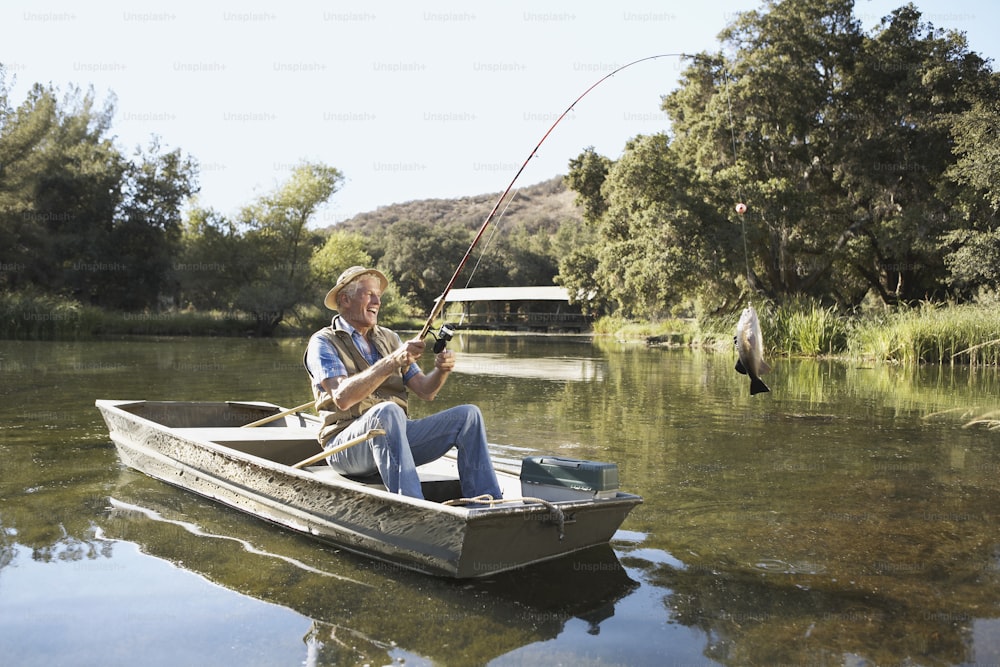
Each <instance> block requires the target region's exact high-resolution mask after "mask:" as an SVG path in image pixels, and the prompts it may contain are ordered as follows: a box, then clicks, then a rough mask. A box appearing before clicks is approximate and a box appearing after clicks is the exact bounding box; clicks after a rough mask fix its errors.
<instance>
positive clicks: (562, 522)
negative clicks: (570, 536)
mask: <svg viewBox="0 0 1000 667" xmlns="http://www.w3.org/2000/svg"><path fill="white" fill-rule="evenodd" d="M516 502H525V503H539V504H542V505H544V506H545V508H546V509H547V510H549V512H551V513H552V514H553V515H555V517H556V526H557V527H558V529H559V539H560V540H562V539H563V537H565V536H566V515H565V514H564V513H563V511H562V510H561V509H559V508H558V507H556V506H555V505H553V504H552V503H551V502H549V501H548V500H543V499H542V498H533V497H531V496H525V497H523V498H494V497H493V496H491V495H490V494H488V493H484V494H483V495H481V496H476V497H475V498H454V499H452V500H446V501H444V502H443V503H441V504H442V505H468V504H470V503H477V504H480V505H489V506H490V507H492V506H494V505H500V504H502V503H516Z"/></svg>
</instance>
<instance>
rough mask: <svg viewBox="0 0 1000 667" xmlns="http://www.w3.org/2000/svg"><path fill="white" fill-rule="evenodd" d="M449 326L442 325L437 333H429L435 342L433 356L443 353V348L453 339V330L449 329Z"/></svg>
mask: <svg viewBox="0 0 1000 667" xmlns="http://www.w3.org/2000/svg"><path fill="white" fill-rule="evenodd" d="M451 327H452V325H450V324H442V325H441V329H440V330H439V331H438V332H437V333H434V332H431V335H432V336H434V338H436V339H437V340H435V342H434V354H437V353H439V352H443V351H444V348H445V347H446V346H447V345H448V341H450V340H451V339H452V338H454V337H455V330H454V329H452V328H451Z"/></svg>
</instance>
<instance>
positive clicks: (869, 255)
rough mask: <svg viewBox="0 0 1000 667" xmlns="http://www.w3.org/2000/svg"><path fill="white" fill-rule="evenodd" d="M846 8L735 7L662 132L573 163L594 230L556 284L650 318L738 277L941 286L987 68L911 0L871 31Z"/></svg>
mask: <svg viewBox="0 0 1000 667" xmlns="http://www.w3.org/2000/svg"><path fill="white" fill-rule="evenodd" d="M853 7H854V3H853V1H852V0H782V1H780V2H779V1H775V0H772V1H769V2H767V3H766V5H765V6H764V8H763V9H762V10H761V11H752V12H745V13H741V14H739V15H738V16H737V17H736V18H735V20H734V21H733V22H732V23H731V24H730V25H729V26H728V27H727V28H726V29H725V30H724V31H723V32H722V33H721V34H720V40H721V42H722V45H723V47H724V48H723V50H722V51H721V52H720V53H718V54H714V55H713V54H708V53H703V54H700V55H698V56H696V57H693V58H692V59H691V62H690V64H689V66H688V67H687V69H686V70H685V71H684V73H683V75H682V81H681V85H680V87H679V88H678V89H677V90H675V91H674V92H672V93H670V94H669V95H667V96H666V97H665V98H664V102H663V108H664V110H665V111H666V112H667V113H668V115H669V117H670V119H671V124H672V128H671V133H670V136H669V138H660V139H652V138H651V139H648V140H647V139H643V140H641V141H640V140H634V141H633V142H631V144H630V146H628V147H627V148H626V151H625V153H624V154H623V156H622V158H620V159H619V160H618V162H617V163H616V164H615V165H613V166H611V167H610V168H609V169H608V170H607V171H606V172H604V171H603V169H602V168H601V162H600V161H599V160H597V159H596V156H594V155H591V154H587V153H585V154H584V155H582V156H581V157H580V158H579V159H578V160H577V161H575V162H574V163H573V164H571V176H570V178H569V179H568V182H569V183H570V184H571V185H572V186H573V187H574V188H575V189H577V192H578V193H579V195H580V197H581V200H582V202H583V203H584V204H585V207H586V208H587V210H589V211H591V212H592V213H591V214H590V216H591V217H596V221H597V225H598V227H599V229H600V231H601V243H600V244H598V245H596V246H595V247H594V248H593V254H594V255H595V256H596V257H597V258H598V261H597V263H596V266H594V263H593V262H585V261H579V260H580V258H572V261H570V259H567V261H565V262H564V263H563V266H562V267H561V280H563V282H564V284H572V285H576V286H579V287H583V286H587V285H591V286H593V287H594V288H595V289H599V290H603V291H604V293H606V294H607V295H609V298H611V299H612V302H616V303H617V304H618V306H617V307H618V309H620V311H621V312H622V313H625V314H646V315H647V316H649V315H652V314H654V313H655V312H664V311H666V310H669V309H671V308H673V307H676V306H677V305H679V304H680V302H681V300H683V299H684V298H685V297H687V298H691V297H694V298H696V299H697V300H701V301H704V300H706V299H708V300H712V301H714V305H712V304H709V307H721V308H726V307H730V305H731V303H732V299H731V297H732V296H733V295H734V294H737V293H739V292H740V291H744V292H745V293H749V294H763V295H765V296H767V297H770V298H772V299H775V300H777V301H783V300H787V299H793V298H797V297H803V296H804V297H811V298H817V299H820V300H821V301H825V302H837V303H840V304H842V305H844V306H848V307H850V306H853V305H856V304H858V303H859V302H860V301H861V300H862V299H863V297H864V296H865V294H866V293H867V292H869V291H871V292H874V293H875V294H877V295H878V296H879V297H881V298H882V299H883V300H884V301H886V302H888V303H893V302H897V301H906V300H913V299H919V298H925V297H927V296H928V295H932V294H934V293H935V292H939V291H941V290H943V289H944V288H945V286H946V281H947V275H948V273H947V268H946V265H945V261H944V257H945V256H946V254H947V252H948V251H949V248H948V246H946V245H944V244H943V242H942V240H943V239H945V238H947V237H946V236H945V235H946V234H947V232H949V231H951V230H954V229H961V228H963V227H964V226H965V225H967V224H968V220H967V218H965V217H963V216H962V215H961V214H960V213H959V212H957V211H956V210H954V208H953V207H952V206H951V204H952V203H953V201H954V199H955V197H954V192H953V185H954V182H953V181H952V180H951V179H949V177H948V174H949V167H950V165H951V164H953V163H954V161H955V157H954V155H953V154H952V151H951V141H952V139H951V133H952V127H953V119H954V118H955V117H960V118H961V117H962V114H964V113H966V112H968V111H969V110H970V109H972V108H974V106H975V104H976V103H977V102H979V101H981V100H984V99H986V100H991V99H995V98H996V96H997V86H996V84H995V77H994V75H993V74H992V73H991V72H990V71H989V69H988V67H987V66H986V63H985V61H984V60H983V59H982V58H980V57H979V56H977V55H976V54H974V53H971V52H969V50H968V48H967V45H966V42H965V39H964V37H963V36H962V35H961V34H957V33H945V32H942V31H939V30H935V29H933V28H932V27H931V26H930V25H928V24H925V23H924V22H922V21H921V18H920V14H919V12H918V11H917V10H916V9H915V8H914V7H913V6H912V5H907V6H905V7H903V8H900V9H898V10H896V11H895V12H893V13H892V14H891V15H890V16H888V17H886V18H885V19H884V21H883V22H882V24H881V25H880V26H879V27H878V28H876V29H875V30H874V31H873V33H872V34H870V35H868V34H865V33H864V32H863V31H862V29H861V27H860V24H859V22H858V21H857V19H856V18H855V17H854V14H853ZM969 131H970V132H971V131H972V130H969ZM639 156H641V158H640V157H639ZM987 160H988V158H987V159H986V160H984V161H982V162H980V163H978V164H985V163H986V161H987ZM632 161H635V162H634V163H633V164H628V163H629V162H632ZM619 163H625V164H619ZM602 173H604V174H605V175H604V178H603V180H602V179H601V174H602ZM966 176H968V174H966ZM596 183H599V184H600V185H599V187H595V184H596ZM949 188H952V190H949ZM737 202H745V203H746V205H747V206H748V207H749V210H748V212H747V213H746V214H745V215H743V216H742V217H741V216H740V215H738V214H737V213H735V212H734V205H735V204H736V203H737ZM744 240H745V245H744V243H743V242H742V241H744ZM692 256H694V257H692ZM587 270H593V274H591V275H578V274H575V273H573V272H579V271H587Z"/></svg>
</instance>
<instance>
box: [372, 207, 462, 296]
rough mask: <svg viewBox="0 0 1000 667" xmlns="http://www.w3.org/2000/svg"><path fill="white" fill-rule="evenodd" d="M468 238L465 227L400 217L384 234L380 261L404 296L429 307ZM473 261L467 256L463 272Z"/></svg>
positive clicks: (442, 287)
mask: <svg viewBox="0 0 1000 667" xmlns="http://www.w3.org/2000/svg"><path fill="white" fill-rule="evenodd" d="M471 240H472V239H471V236H470V235H469V233H468V232H467V231H465V230H461V229H457V228H449V229H446V228H443V227H441V226H438V225H434V224H430V223H421V222H413V221H408V220H404V221H400V222H397V223H396V224H394V225H392V226H391V227H390V228H389V229H388V231H387V233H386V235H385V251H384V254H383V256H382V258H381V260H380V263H381V265H382V266H383V267H385V268H386V269H387V270H388V271H389V272H390V273H392V275H393V276H395V278H396V281H397V282H398V284H399V289H400V290H401V293H402V295H403V296H404V297H406V298H407V299H409V300H411V301H412V302H413V303H414V304H415V305H416V306H417V307H418V308H421V309H426V310H427V311H430V309H431V307H432V306H433V304H434V300H435V299H436V298H438V297H439V296H440V295H441V292H443V291H444V288H445V286H446V285H447V284H448V280H449V279H450V278H451V276H452V274H454V272H455V268H456V267H457V266H458V263H459V262H460V261H461V259H462V256H463V255H464V254H465V251H466V250H467V249H468V247H469V243H470V242H471ZM472 264H473V262H472V261H471V260H470V262H469V264H468V265H467V266H466V269H465V271H466V273H465V275H466V276H467V275H468V273H467V272H468V271H471V270H472ZM460 279H461V277H460ZM457 286H458V287H461V286H462V284H458V285H457Z"/></svg>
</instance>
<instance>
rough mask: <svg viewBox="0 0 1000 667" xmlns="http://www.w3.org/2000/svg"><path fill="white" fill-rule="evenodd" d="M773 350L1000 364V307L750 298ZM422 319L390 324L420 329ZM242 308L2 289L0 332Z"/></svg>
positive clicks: (643, 334) (667, 330) (667, 341)
mask: <svg viewBox="0 0 1000 667" xmlns="http://www.w3.org/2000/svg"><path fill="white" fill-rule="evenodd" d="M757 312H758V314H759V316H760V322H761V329H762V333H763V336H764V342H765V346H766V347H767V352H768V354H769V355H771V356H803V357H817V356H829V357H846V358H851V359H856V360H863V361H869V362H886V363H903V364H918V363H935V364H969V365H973V366H975V365H988V366H1000V305H998V304H995V303H981V304H967V305H957V304H924V305H921V306H919V307H914V308H900V309H897V310H893V311H884V312H877V313H869V314H865V315H857V316H844V315H841V314H838V313H836V312H835V311H834V310H833V309H829V308H822V307H820V306H818V305H816V304H810V303H805V304H791V305H784V306H778V307H775V306H771V305H767V304H760V305H758V306H757ZM329 316H330V313H329V312H328V311H325V310H324V311H320V309H318V308H317V309H315V312H313V311H309V312H305V313H303V314H302V319H301V321H300V322H298V323H297V325H295V324H283V325H282V326H281V327H280V328H279V330H278V331H277V335H279V336H283V335H292V336H301V335H308V334H309V333H311V332H312V331H314V330H315V329H317V328H319V327H321V326H324V325H325V324H327V323H328V322H329ZM738 318H739V314H738V313H734V314H732V315H730V316H727V317H714V318H707V319H703V320H695V319H670V320H664V321H661V322H631V321H627V320H624V319H621V318H614V317H606V318H603V319H601V320H598V321H597V322H596V323H595V324H594V333H595V334H599V335H600V334H604V335H613V336H615V337H617V338H622V339H629V340H642V341H646V342H649V343H651V344H659V345H668V346H678V347H681V346H682V347H700V348H728V347H729V346H731V345H732V341H733V334H734V332H735V329H736V322H737V320H738ZM421 324H422V321H420V322H418V321H413V322H398V323H391V326H393V327H395V328H397V329H400V330H409V329H414V330H415V329H419V327H420V325H421ZM253 331H254V321H253V318H252V317H251V316H250V315H248V314H245V313H232V312H221V311H217V312H196V311H166V312H155V313H153V312H150V313H121V312H109V311H105V310H102V309H100V308H95V307H92V306H85V305H82V304H80V303H77V302H75V301H72V300H69V299H62V298H58V297H53V296H47V295H32V294H0V338H6V339H20V340H66V339H87V338H98V337H106V336H142V335H150V336H247V335H252V333H253Z"/></svg>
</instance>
